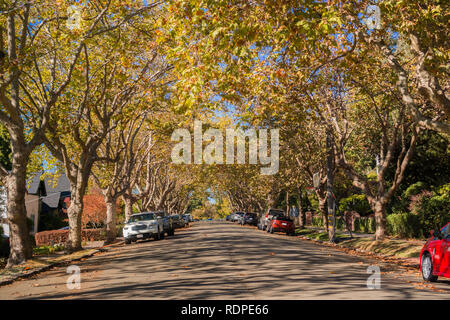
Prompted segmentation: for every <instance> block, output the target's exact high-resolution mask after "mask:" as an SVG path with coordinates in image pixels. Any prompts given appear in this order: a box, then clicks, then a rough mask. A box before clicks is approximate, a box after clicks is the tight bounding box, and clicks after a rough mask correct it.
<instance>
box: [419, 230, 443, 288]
mask: <svg viewBox="0 0 450 320" xmlns="http://www.w3.org/2000/svg"><path fill="white" fill-rule="evenodd" d="M420 270H421V272H422V277H423V279H424V280H426V281H432V282H434V281H436V280H437V279H438V277H440V276H441V277H446V278H450V223H447V224H446V225H445V226H444V227H443V228H442V229H441V230H437V231H435V230H432V231H431V237H430V238H429V239H428V240H427V242H426V243H425V245H424V246H423V248H422V251H421V252H420Z"/></svg>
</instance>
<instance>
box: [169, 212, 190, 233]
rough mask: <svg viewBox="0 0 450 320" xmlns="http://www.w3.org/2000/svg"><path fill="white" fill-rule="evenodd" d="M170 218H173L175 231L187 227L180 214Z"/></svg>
mask: <svg viewBox="0 0 450 320" xmlns="http://www.w3.org/2000/svg"><path fill="white" fill-rule="evenodd" d="M170 217H171V218H172V222H173V225H174V227H175V229H179V228H184V226H185V225H186V222H185V221H184V219H183V218H182V217H181V216H180V215H179V214H174V215H171V216H170Z"/></svg>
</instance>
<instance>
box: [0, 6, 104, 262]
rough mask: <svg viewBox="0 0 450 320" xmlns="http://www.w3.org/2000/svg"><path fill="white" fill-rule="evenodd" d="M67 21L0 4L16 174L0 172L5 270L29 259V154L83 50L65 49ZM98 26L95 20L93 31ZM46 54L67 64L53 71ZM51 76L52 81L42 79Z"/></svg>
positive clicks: (2, 90)
mask: <svg viewBox="0 0 450 320" xmlns="http://www.w3.org/2000/svg"><path fill="white" fill-rule="evenodd" d="M66 19H67V18H66V17H61V16H59V15H58V14H57V12H55V11H54V10H53V8H52V7H51V2H47V1H42V2H41V3H40V5H39V6H38V5H35V4H33V3H31V2H23V1H14V2H11V1H8V2H3V3H2V11H1V14H0V24H1V25H3V26H6V29H5V28H3V27H1V28H0V52H2V56H1V59H0V102H1V110H0V121H1V123H2V124H3V125H4V126H5V127H6V128H7V130H8V133H9V138H10V144H11V153H12V157H11V163H12V169H11V170H7V169H6V168H5V167H3V166H1V167H0V175H1V177H2V180H4V181H5V185H6V189H7V197H8V203H7V212H8V222H9V225H10V244H11V250H10V256H9V258H8V264H7V267H12V266H14V265H16V264H20V263H23V262H24V261H25V260H26V259H28V258H30V257H31V254H32V251H31V245H30V242H29V236H28V228H27V223H26V208H25V198H24V197H25V192H26V186H25V184H26V168H27V164H28V161H29V158H30V154H31V153H32V152H33V150H34V149H35V148H36V147H37V146H38V145H40V144H41V143H42V142H43V140H44V131H45V130H46V129H47V124H48V121H49V115H50V110H51V109H52V108H53V107H54V106H55V104H56V102H57V100H58V99H59V98H60V96H61V95H62V93H63V92H64V91H65V89H66V87H67V85H68V84H69V82H70V80H71V77H72V74H73V69H74V66H75V64H76V62H77V61H78V58H79V55H80V52H81V48H82V45H81V43H79V42H78V43H75V44H72V45H68V46H64V45H62V46H61V44H62V43H64V42H67V35H68V32H67V30H66V29H65V28H64V26H63V25H64V24H63V23H61V22H63V21H65V20H66ZM97 23H98V21H95V20H94V22H92V24H91V25H90V26H91V27H92V28H93V27H94V26H95V25H96V24H97ZM49 29H53V30H57V32H56V33H53V35H54V37H53V40H54V42H53V43H52V44H53V45H52V44H51V43H46V42H43V41H42V39H43V36H44V34H45V33H46V31H48V30H49ZM5 33H6V39H5ZM90 36H91V32H87V33H86V34H85V35H84V38H83V39H87V38H88V37H90ZM5 40H6V41H5ZM5 42H6V46H5ZM56 42H57V43H58V47H57V46H55V43H56ZM69 47H70V48H71V49H74V51H73V52H74V54H73V55H69V54H67V53H68V51H69V50H68V48H69ZM49 49H50V50H49ZM4 52H7V55H5V54H3V53H4ZM48 52H51V54H53V55H54V56H56V55H57V54H62V55H64V56H65V60H64V62H62V63H61V64H60V65H58V66H56V65H55V64H53V65H52V64H51V63H49V60H48V58H49V54H48ZM56 70H59V71H60V72H61V74H60V78H59V81H56V79H55V78H54V76H55V71H56ZM47 72H48V75H49V76H48V77H44V75H46V73H47ZM36 75H39V76H36ZM38 96H39V98H38ZM38 100H39V101H38Z"/></svg>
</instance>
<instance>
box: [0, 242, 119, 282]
mask: <svg viewBox="0 0 450 320" xmlns="http://www.w3.org/2000/svg"><path fill="white" fill-rule="evenodd" d="M123 243H124V242H123V241H120V242H118V243H113V244H109V245H106V246H102V247H99V248H97V249H95V250H94V251H93V252H91V253H88V254H85V255H83V256H81V257H78V258H76V259H71V260H66V261H60V262H53V263H50V264H49V265H46V266H43V267H41V268H37V269H34V270H32V271H29V272H27V273H21V274H18V275H15V276H11V277H10V278H9V279H7V280H3V281H0V287H2V286H6V285H8V284H11V283H13V282H14V281H16V280H19V279H26V278H29V277H31V276H34V275H36V274H39V273H41V272H44V271H47V270H50V269H51V268H54V267H60V266H63V265H66V264H69V263H71V262H73V261H80V260H81V259H86V258H90V257H92V256H93V255H94V254H96V253H99V252H105V251H107V250H106V249H104V248H106V247H114V246H118V245H121V244H123Z"/></svg>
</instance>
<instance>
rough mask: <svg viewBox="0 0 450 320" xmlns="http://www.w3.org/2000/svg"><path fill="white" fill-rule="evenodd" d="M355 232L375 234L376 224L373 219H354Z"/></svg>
mask: <svg viewBox="0 0 450 320" xmlns="http://www.w3.org/2000/svg"><path fill="white" fill-rule="evenodd" d="M354 231H355V232H364V233H375V231H376V224H375V218H373V217H362V218H356V219H355V230H354Z"/></svg>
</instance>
